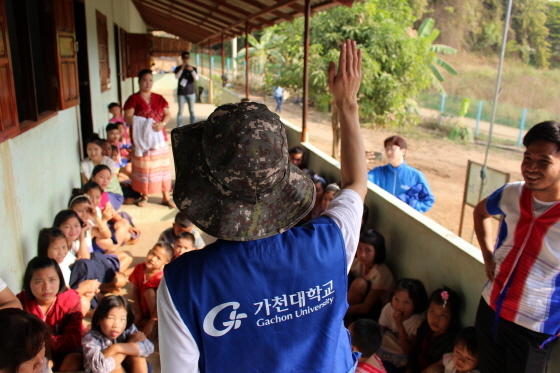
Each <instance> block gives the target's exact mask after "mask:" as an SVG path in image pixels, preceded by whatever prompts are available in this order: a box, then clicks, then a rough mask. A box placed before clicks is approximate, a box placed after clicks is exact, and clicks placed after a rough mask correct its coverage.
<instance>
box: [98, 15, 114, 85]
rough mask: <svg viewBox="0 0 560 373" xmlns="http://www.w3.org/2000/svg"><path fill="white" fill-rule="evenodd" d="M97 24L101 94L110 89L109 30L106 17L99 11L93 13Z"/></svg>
mask: <svg viewBox="0 0 560 373" xmlns="http://www.w3.org/2000/svg"><path fill="white" fill-rule="evenodd" d="M95 19H96V23H97V45H98V51H99V52H98V55H99V77H100V80H101V92H105V91H108V90H109V89H111V66H110V64H109V29H108V27H107V17H106V16H105V15H104V14H103V13H101V12H100V11H98V10H96V11H95Z"/></svg>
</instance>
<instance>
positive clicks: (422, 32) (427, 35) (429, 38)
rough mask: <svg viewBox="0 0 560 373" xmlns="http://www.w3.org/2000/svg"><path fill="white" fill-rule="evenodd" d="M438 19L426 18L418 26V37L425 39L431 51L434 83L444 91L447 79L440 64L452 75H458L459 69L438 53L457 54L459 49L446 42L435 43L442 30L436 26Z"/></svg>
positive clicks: (430, 64)
mask: <svg viewBox="0 0 560 373" xmlns="http://www.w3.org/2000/svg"><path fill="white" fill-rule="evenodd" d="M435 23H436V21H434V19H433V18H426V19H425V20H424V22H422V24H421V25H420V27H419V28H418V37H419V38H421V39H423V40H425V41H426V43H427V45H429V47H428V49H429V51H430V52H432V53H431V58H430V59H429V61H428V67H429V68H430V70H431V71H432V74H433V75H432V84H433V86H434V87H435V88H436V89H437V90H438V91H440V92H443V91H444V89H443V86H442V85H441V82H443V81H444V80H445V78H444V77H443V75H442V73H441V71H440V70H439V68H438V66H441V67H442V68H443V69H444V70H445V71H447V72H448V73H450V74H452V75H457V70H455V68H454V67H453V66H451V64H450V63H449V62H447V61H445V60H444V59H443V58H440V57H438V54H455V53H457V49H455V48H452V47H450V46H448V45H444V44H433V43H434V41H435V40H436V39H437V38H438V36H439V33H440V31H439V30H438V29H437V28H434V25H435Z"/></svg>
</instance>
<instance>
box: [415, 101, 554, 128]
mask: <svg viewBox="0 0 560 373" xmlns="http://www.w3.org/2000/svg"><path fill="white" fill-rule="evenodd" d="M465 98H468V99H470V106H469V110H468V111H467V114H466V115H465V117H467V118H472V119H476V120H477V122H480V121H485V122H490V121H491V119H492V104H493V102H492V101H485V100H477V99H475V98H469V97H461V96H455V95H449V94H445V93H439V92H430V91H425V92H422V93H421V94H420V95H419V96H418V97H417V101H418V105H419V106H420V107H424V108H428V109H433V110H438V111H439V112H441V113H443V114H444V115H449V116H459V112H460V110H461V104H462V102H463V100H464V99H465ZM559 118H560V114H556V113H551V112H548V111H544V110H535V109H527V108H521V107H518V106H514V105H510V104H506V103H500V102H498V107H497V109H496V119H495V121H494V122H495V123H496V124H502V125H504V126H508V127H513V128H519V129H521V130H524V129H525V130H526V129H529V128H531V126H533V125H534V124H536V123H539V122H542V121H545V120H558V119H559ZM477 128H478V126H477ZM477 135H478V133H475V136H477Z"/></svg>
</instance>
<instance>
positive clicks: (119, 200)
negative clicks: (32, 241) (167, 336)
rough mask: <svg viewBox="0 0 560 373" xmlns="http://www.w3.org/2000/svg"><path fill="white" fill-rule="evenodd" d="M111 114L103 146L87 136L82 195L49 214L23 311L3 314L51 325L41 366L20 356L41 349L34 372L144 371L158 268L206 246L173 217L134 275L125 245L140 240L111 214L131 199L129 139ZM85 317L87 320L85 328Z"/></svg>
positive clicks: (116, 111) (123, 219) (114, 108)
mask: <svg viewBox="0 0 560 373" xmlns="http://www.w3.org/2000/svg"><path fill="white" fill-rule="evenodd" d="M109 111H110V112H111V113H112V114H113V118H112V119H111V121H110V123H109V124H108V125H107V127H106V129H107V140H103V139H100V138H99V137H98V136H93V137H92V138H91V139H89V140H88V141H87V144H86V145H87V148H86V151H87V155H88V157H87V158H86V159H84V160H83V161H82V162H81V175H82V184H83V185H82V187H81V188H79V189H74V190H73V191H72V195H71V197H70V200H69V203H68V209H66V210H62V211H60V212H59V213H58V214H56V216H55V218H54V221H53V224H52V227H48V228H43V229H41V231H40V232H39V239H38V247H37V256H36V257H35V258H33V259H31V260H30V261H29V263H28V264H27V268H26V271H25V275H24V280H23V286H22V287H23V290H22V291H21V292H20V293H19V294H17V299H18V300H19V304H21V307H22V309H23V311H25V312H16V313H10V314H9V315H7V316H6V317H9V318H11V320H13V321H14V322H16V321H17V322H22V323H30V321H29V320H30V319H32V322H31V323H34V322H35V319H34V318H33V316H30V315H34V316H35V317H36V318H38V319H39V320H42V321H43V322H44V323H38V325H47V326H48V327H49V328H48V332H45V333H43V334H42V335H44V336H45V338H46V340H45V339H43V342H42V343H43V346H48V347H49V348H47V351H49V352H50V354H48V355H49V356H48V359H44V356H45V349H44V348H42V349H41V348H39V349H35V347H33V348H30V350H29V351H27V352H28V354H31V353H32V352H33V353H34V354H33V356H27V357H29V359H27V360H31V359H33V358H34V357H35V355H36V354H41V351H42V354H43V358H41V359H37V361H38V362H40V365H41V364H43V360H45V364H43V365H44V366H43V371H45V372H48V371H50V370H51V369H52V370H54V371H61V372H64V371H76V370H80V369H82V368H84V369H85V371H86V373H89V372H94V373H108V372H124V371H125V370H126V371H127V372H148V371H149V369H150V367H149V364H147V362H146V359H145V358H146V357H147V356H148V355H149V354H151V353H152V352H153V344H152V343H151V342H150V340H149V339H150V338H151V337H154V336H155V333H156V331H157V306H156V294H157V293H156V291H157V288H158V286H159V283H160V281H161V279H162V277H163V268H164V266H165V265H166V264H167V263H169V262H170V261H172V260H173V259H174V258H176V257H178V256H180V255H182V254H183V253H186V252H188V251H192V250H196V249H201V248H203V247H204V245H205V243H204V241H203V239H202V237H201V235H200V233H199V232H198V230H197V229H196V228H195V227H194V225H193V224H192V223H191V222H190V221H189V220H188V219H187V217H186V216H185V215H184V214H183V213H180V212H179V213H178V214H177V215H176V217H175V221H174V223H173V225H172V227H171V228H169V229H167V230H165V231H164V232H162V233H161V236H160V238H159V240H158V242H157V243H156V244H155V245H154V246H153V248H152V249H150V250H149V252H148V254H147V257H146V259H145V261H144V262H143V263H140V264H138V265H137V266H135V267H132V268H131V264H132V255H131V254H130V253H129V252H127V251H125V250H124V249H123V246H124V245H127V244H128V245H131V244H135V243H137V242H138V240H139V238H140V235H141V232H140V230H139V229H137V228H136V227H135V226H134V223H133V221H132V218H131V217H130V216H129V215H128V214H126V213H124V212H119V211H118V210H119V208H120V207H121V205H122V204H123V203H130V200H132V201H134V199H136V198H137V197H138V196H135V195H134V192H133V191H131V190H130V188H127V187H126V183H123V181H126V180H127V172H128V171H127V167H128V166H129V164H128V163H127V161H126V160H127V155H128V153H127V151H128V149H130V147H129V145H130V136H129V132H128V129H127V126H126V124H124V121H123V120H122V114H121V110H120V106H119V105H118V104H111V105H109ZM115 149H116V150H115ZM128 281H130V282H131V283H132V284H133V291H132V297H131V298H132V301H131V302H129V300H127V299H126V298H124V297H122V296H120V295H116V294H120V293H121V289H122V288H123V287H124V286H125V285H126V284H127V282H128ZM0 282H1V281H0ZM2 283H3V282H2ZM16 303H17V302H16ZM19 304H18V305H19ZM3 311H4V310H2V312H3ZM84 318H91V324H88V323H87V322H85V323H84ZM41 327H42V326H41ZM43 329H44V328H43ZM87 329H89V331H87V333H86V330H87ZM39 332H40V331H39ZM84 334H85V335H84ZM36 342H37V341H36ZM39 342H40V341H39ZM39 342H37V343H39ZM27 360H25V361H27ZM15 371H17V370H15ZM37 371H39V370H37Z"/></svg>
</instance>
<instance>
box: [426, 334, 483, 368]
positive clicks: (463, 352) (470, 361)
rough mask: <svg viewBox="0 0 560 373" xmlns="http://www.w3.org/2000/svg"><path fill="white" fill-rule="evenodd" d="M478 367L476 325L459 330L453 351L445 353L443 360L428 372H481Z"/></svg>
mask: <svg viewBox="0 0 560 373" xmlns="http://www.w3.org/2000/svg"><path fill="white" fill-rule="evenodd" d="M477 367H478V344H477V341H476V332H475V329H474V327H472V326H469V327H468V328H465V329H463V330H461V331H460V332H459V334H458V335H457V338H456V339H455V346H454V348H453V352H450V353H447V354H445V355H443V359H442V361H441V362H440V363H439V364H437V365H433V366H431V367H429V368H428V369H427V370H426V373H480V370H478V369H476V368H477Z"/></svg>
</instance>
